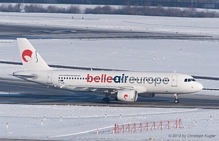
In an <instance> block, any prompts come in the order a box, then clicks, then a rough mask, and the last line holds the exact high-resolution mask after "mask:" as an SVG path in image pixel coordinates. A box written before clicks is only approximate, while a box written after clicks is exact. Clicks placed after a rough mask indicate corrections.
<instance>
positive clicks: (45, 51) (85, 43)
mask: <svg viewBox="0 0 219 141" xmlns="http://www.w3.org/2000/svg"><path fill="white" fill-rule="evenodd" d="M72 16H74V19H71V17H72ZM82 17H84V20H81V18H82ZM218 22H219V19H207V18H205V19H198V18H196V19H193V18H166V17H144V16H118V15H117V16H115V15H81V14H78V15H72V14H32V13H28V14H27V13H23V14H22V13H0V23H1V24H6V23H7V24H29V25H42V26H44V25H45V24H46V25H50V26H65V27H67V26H71V27H82V28H86V27H88V28H104V29H120V30H137V31H162V32H178V33H192V34H201V35H211V36H219V32H218V31H219V24H218ZM30 42H31V43H32V44H33V46H34V47H35V48H36V49H37V51H38V52H39V53H40V54H41V56H42V57H43V58H44V59H45V61H46V62H47V63H48V64H61V65H72V66H88V67H101V68H115V69H127V70H134V71H163V72H173V71H176V72H180V73H186V74H190V75H201V76H215V77H218V70H219V65H218V59H219V58H218V52H219V48H218V43H219V42H218V41H192V40H145V39H130V40H127V39H120V40H118V39H116V40H113V39H102V40H77V39H74V40H72V39H66V40H43V39H41V40H40V39H35V40H30ZM0 50H1V51H0V60H6V61H19V62H20V56H19V50H18V47H17V43H16V41H13V40H10V41H9V40H8V41H5V40H4V41H2V40H1V41H0ZM0 68H1V69H0V77H12V76H11V74H12V73H13V72H14V71H19V70H22V66H15V65H6V64H0ZM201 82H202V83H203V84H204V87H207V88H218V82H217V81H201ZM209 93H214V94H216V95H218V93H217V92H209ZM5 94H6V93H5ZM200 94H206V92H201V93H200ZM106 113H107V118H105V114H106ZM120 113H121V114H122V117H121V118H120V117H119V115H120ZM44 116H45V118H44ZM61 116H62V121H61ZM218 117H219V111H218V110H209V109H155V108H153V109H149V108H130V107H129V108H125V107H123V108H119V107H80V106H57V105H54V106H46V105H44V106H43V105H42V106H36V105H0V131H1V132H0V138H34V139H51V140H73V139H75V140H80V139H85V140H101V139H102V140H107V139H108V140H148V139H149V137H152V138H153V139H157V140H162V139H163V140H167V139H171V140H177V139H178V140H219V134H218V131H219V126H218V125H219V118H218ZM176 119H182V126H183V127H184V128H182V129H170V130H162V131H160V130H157V131H149V132H142V133H140V132H136V133H122V134H111V133H106V134H105V133H104V134H103V133H100V134H98V135H96V134H95V131H96V130H97V128H98V129H99V130H100V131H104V130H102V128H104V129H111V128H112V127H113V125H114V124H120V123H127V122H130V123H133V122H151V121H163V120H176ZM7 123H8V124H7ZM173 135H174V136H175V135H176V136H177V138H173ZM179 135H180V136H181V137H179ZM210 135H212V136H211V138H210ZM182 136H184V137H185V138H182Z"/></svg>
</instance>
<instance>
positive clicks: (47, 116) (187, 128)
mask: <svg viewBox="0 0 219 141" xmlns="http://www.w3.org/2000/svg"><path fill="white" fill-rule="evenodd" d="M0 109H1V111H0V131H1V132H0V138H23V139H25V138H27V139H28V138H32V139H48V140H81V139H89V140H107V139H108V140H149V138H150V137H152V138H153V139H154V140H167V139H170V140H204V141H206V140H209V141H213V140H215V141H216V140H219V135H218V131H219V126H218V125H219V111H218V110H204V109H162V108H160V109H159V108H155V109H154V108H153V109H150V108H131V107H127V108H126V107H123V108H119V107H117V108H115V107H114V108H113V107H93V106H88V107H81V106H71V105H68V106H57V105H50V106H34V105H0ZM12 111H13V112H12ZM120 115H121V117H120ZM185 115H186V116H185ZM178 119H181V120H182V124H181V127H183V128H180V129H178V128H177V129H176V128H173V127H171V128H170V129H165V128H164V125H163V130H158V129H157V130H156V131H155V130H151V129H150V128H151V127H150V126H149V131H146V130H143V132H140V131H137V132H135V133H129V132H125V133H117V134H113V132H112V129H113V127H114V124H125V123H138V122H141V123H146V122H154V121H166V120H178ZM164 123H165V122H164ZM157 126H158V125H157ZM171 126H173V124H171ZM157 128H158V127H157ZM97 129H98V133H99V134H98V135H97V134H96V131H97ZM108 131H110V132H108Z"/></svg>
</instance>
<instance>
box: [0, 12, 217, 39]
mask: <svg viewBox="0 0 219 141" xmlns="http://www.w3.org/2000/svg"><path fill="white" fill-rule="evenodd" d="M72 17H74V19H72ZM82 18H83V20H82ZM218 22H219V18H179V17H178V18H177V17H156V16H153V17H149V16H130V15H93V14H57V13H53V14H52V13H50V14H48V13H46V14H45V13H1V12H0V24H22V25H39V26H62V27H80V28H102V29H113V30H118V29H119V30H126V31H130V30H132V31H159V32H172V33H176V32H178V33H190V34H196V35H211V36H214V37H217V38H218V37H219V24H218Z"/></svg>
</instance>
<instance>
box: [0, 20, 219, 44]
mask: <svg viewBox="0 0 219 141" xmlns="http://www.w3.org/2000/svg"><path fill="white" fill-rule="evenodd" d="M16 38H28V39H99V38H102V39H107V38H113V39H116V38H119V39H122V38H129V39H131V38H138V39H142V38H143V39H180V40H197V39H199V40H214V38H212V37H211V36H207V35H206V36H205V35H192V34H179V33H167V32H165V33H162V32H139V31H127V30H126V31H124V30H105V29H89V28H66V27H51V26H50V27H49V26H28V25H10V24H0V39H16ZM215 40H218V38H216V39H215Z"/></svg>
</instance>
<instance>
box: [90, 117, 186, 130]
mask: <svg viewBox="0 0 219 141" xmlns="http://www.w3.org/2000/svg"><path fill="white" fill-rule="evenodd" d="M181 128H183V126H182V120H181V119H178V120H164V121H154V122H134V123H125V124H115V125H114V126H113V127H111V128H108V129H107V128H106V129H97V130H96V131H93V132H92V133H93V134H120V133H137V132H147V131H157V130H169V129H181Z"/></svg>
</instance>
